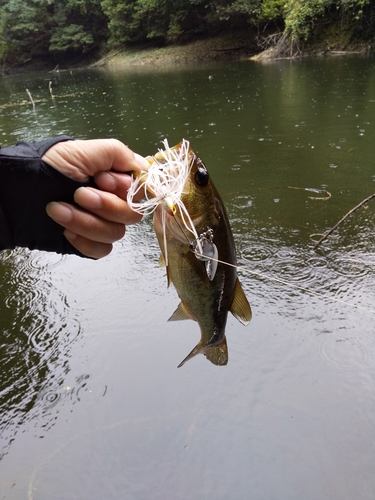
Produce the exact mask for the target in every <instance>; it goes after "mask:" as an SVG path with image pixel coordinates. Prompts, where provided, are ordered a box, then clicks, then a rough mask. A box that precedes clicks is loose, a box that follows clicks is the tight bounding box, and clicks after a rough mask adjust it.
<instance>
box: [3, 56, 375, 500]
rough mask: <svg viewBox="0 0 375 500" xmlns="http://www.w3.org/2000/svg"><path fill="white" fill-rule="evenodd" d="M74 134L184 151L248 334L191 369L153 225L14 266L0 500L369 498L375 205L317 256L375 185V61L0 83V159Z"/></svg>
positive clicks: (191, 335) (13, 259)
mask: <svg viewBox="0 0 375 500" xmlns="http://www.w3.org/2000/svg"><path fill="white" fill-rule="evenodd" d="M49 82H52V91H53V95H54V97H53V98H52V97H51V95H50V93H49V90H48V87H49ZM26 89H28V90H29V92H30V93H31V95H32V98H33V100H34V101H35V110H33V107H32V105H31V103H30V100H29V98H28V96H27V93H26ZM58 134H68V135H71V136H73V137H75V138H96V137H116V138H118V139H120V140H122V141H123V142H125V143H126V144H127V145H128V146H129V147H130V148H131V149H133V150H134V151H136V152H138V153H140V154H142V155H150V154H154V153H155V152H156V151H157V150H158V148H161V147H162V143H161V141H162V140H163V139H164V138H167V139H168V141H169V144H170V145H174V144H177V143H178V142H179V141H180V140H181V139H182V138H185V139H188V140H189V141H190V142H191V147H192V149H193V150H194V151H195V152H196V153H197V154H198V155H199V156H200V157H201V158H202V159H203V161H204V162H205V164H206V166H207V168H208V170H209V172H210V174H211V177H212V178H213V180H214V181H215V184H216V187H217V188H218V190H219V192H220V194H221V196H222V198H223V201H224V203H225V205H226V208H227V211H228V215H229V219H230V221H231V226H232V229H233V233H234V238H235V241H236V247H237V253H238V261H239V271H238V272H239V276H240V280H241V282H242V284H243V287H244V290H245V292H246V295H247V297H248V299H249V302H250V303H251V307H252V311H253V319H252V321H251V322H250V324H249V325H248V326H246V327H244V326H242V325H241V324H240V323H239V322H237V321H236V320H235V318H234V317H232V316H231V317H230V318H229V319H228V323H227V328H226V333H227V341H228V349H229V363H228V365H227V366H226V367H217V366H214V365H212V364H211V363H209V362H208V361H207V359H206V358H205V357H204V356H197V357H195V358H194V359H192V360H191V361H189V362H188V363H187V364H186V365H184V366H183V367H182V368H179V369H177V365H178V364H179V363H180V362H181V361H182V359H183V358H184V357H185V356H186V355H187V354H188V353H189V352H190V350H191V349H192V348H193V347H194V346H195V344H196V343H197V342H198V340H199V337H200V333H199V327H198V325H197V323H194V322H192V321H183V322H179V323H176V322H169V323H168V321H167V320H168V318H169V317H170V316H171V314H172V313H173V311H174V310H175V308H176V307H177V304H178V302H179V301H178V297H177V294H176V291H175V290H174V289H173V286H171V287H170V288H167V280H166V276H165V270H164V269H161V268H160V267H159V264H158V260H159V248H158V245H157V242H156V237H155V234H154V232H153V228H152V220H151V219H150V218H145V219H144V220H142V222H141V223H139V224H137V225H134V226H131V227H129V228H128V230H127V234H126V236H125V238H124V239H123V240H122V241H120V242H118V243H117V244H116V245H115V248H114V250H113V252H112V253H111V254H110V255H109V256H108V257H106V258H104V259H102V260H100V261H92V260H86V259H79V258H78V257H75V256H60V255H57V254H47V253H43V252H38V251H33V252H30V251H28V250H26V249H16V250H14V251H5V252H1V253H0V273H1V277H2V279H1V282H0V365H1V370H0V409H1V411H0V432H1V437H0V498H1V499H5V498H6V499H7V500H9V499H11V500H18V499H25V498H27V499H28V500H50V499H54V500H60V499H61V500H62V499H69V500H71V499H73V498H80V499H82V500H84V499H87V500H96V499H97V500H99V499H100V500H101V499H103V498H106V499H113V500H118V499H126V500H151V499H152V500H166V499H170V500H187V499H189V500H212V499H213V498H215V499H217V500H219V499H222V500H227V499H229V498H230V499H231V500H245V499H252V500H301V499H303V500H316V499H318V498H320V499H329V500H353V499H354V498H355V499H356V500H367V499H368V500H373V498H374V496H375V460H374V457H375V364H374V359H375V331H374V319H375V286H374V284H375V232H374V226H375V213H374V212H375V200H373V201H370V202H369V203H368V205H367V206H365V207H364V208H361V209H360V210H357V211H356V212H355V213H354V214H353V215H352V216H351V217H350V218H348V219H347V220H346V221H345V222H344V223H343V224H342V225H341V226H340V227H339V229H338V230H336V231H335V232H334V233H333V234H332V236H330V237H329V238H328V239H327V240H326V241H325V242H324V243H323V244H322V245H321V246H320V247H319V248H318V249H317V250H316V251H314V250H313V246H314V242H315V241H317V239H318V238H319V235H321V234H323V233H324V232H325V231H326V230H328V229H329V228H331V227H332V226H333V225H334V224H335V223H336V222H337V221H338V220H339V219H340V218H341V217H342V216H343V215H344V214H345V213H347V212H348V211H349V210H350V209H351V208H353V207H354V206H355V205H357V204H358V203H359V202H361V201H362V200H363V199H364V198H366V197H367V196H369V195H371V194H373V193H374V192H375V169H374V164H375V148H374V140H375V58H373V57H354V56H346V57H336V58H329V59H328V58H327V59H325V58H322V59H304V60H300V61H281V62H273V63H270V64H259V63H254V62H252V61H242V62H231V63H228V62H226V63H225V64H224V63H215V64H212V65H204V66H187V67H176V68H174V69H171V68H160V70H156V69H155V68H152V69H149V70H147V69H144V68H142V69H137V68H134V69H132V70H126V71H125V70H122V71H120V70H117V71H116V70H115V69H111V70H105V69H96V70H91V71H90V70H73V71H61V72H59V73H56V72H51V73H48V72H44V73H33V74H24V75H18V76H7V77H3V78H1V79H0V141H1V144H2V146H6V145H12V144H14V143H15V142H17V141H18V140H35V139H42V138H45V137H50V136H55V135H58Z"/></svg>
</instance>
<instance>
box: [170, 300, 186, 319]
mask: <svg viewBox="0 0 375 500" xmlns="http://www.w3.org/2000/svg"><path fill="white" fill-rule="evenodd" d="M185 319H191V317H190V316H189V313H188V312H187V310H186V309H185V306H184V304H183V303H182V302H180V303H179V304H178V306H177V309H176V310H175V312H174V313H173V314H172V316H171V317H170V318H169V320H168V321H183V320H185Z"/></svg>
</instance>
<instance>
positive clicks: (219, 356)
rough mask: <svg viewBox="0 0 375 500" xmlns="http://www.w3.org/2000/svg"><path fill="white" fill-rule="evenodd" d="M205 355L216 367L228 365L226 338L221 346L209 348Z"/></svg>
mask: <svg viewBox="0 0 375 500" xmlns="http://www.w3.org/2000/svg"><path fill="white" fill-rule="evenodd" d="M204 355H205V356H206V358H207V359H209V360H210V361H211V363H213V364H214V365H217V366H224V365H226V364H227V363H228V346H227V339H226V338H225V337H224V338H223V340H222V341H221V342H220V344H217V345H209V346H207V347H206V349H205V351H204Z"/></svg>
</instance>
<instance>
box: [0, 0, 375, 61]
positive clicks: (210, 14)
mask: <svg viewBox="0 0 375 500" xmlns="http://www.w3.org/2000/svg"><path fill="white" fill-rule="evenodd" d="M373 4H374V2H373V1H372V0H0V9H1V16H0V61H2V62H4V61H5V62H7V61H8V62H12V61H25V60H27V59H28V58H31V57H33V56H35V55H51V54H57V53H59V54H64V53H72V54H73V53H74V54H79V53H82V52H85V51H87V50H89V49H90V48H92V47H96V46H99V45H103V44H106V45H107V47H119V46H124V45H126V44H129V43H138V42H147V41H149V40H151V41H152V42H153V43H157V44H163V43H170V42H175V41H181V40H187V39H189V38H192V37H194V36H196V35H197V34H204V33H207V32H209V33H210V34H211V33H213V32H215V31H217V30H225V29H239V28H241V29H242V28H243V27H246V26H249V25H251V24H252V25H254V24H257V25H259V26H260V27H261V26H262V25H263V26H266V25H268V23H270V22H273V23H274V22H277V23H278V26H279V27H280V28H281V29H283V30H284V35H285V37H284V40H286V37H289V38H290V39H291V40H295V41H302V40H308V39H309V37H310V36H311V34H312V33H313V32H314V29H315V27H316V25H317V23H318V22H319V21H320V20H321V19H328V21H329V22H332V19H334V18H335V19H337V18H338V19H339V20H340V19H341V20H344V21H345V23H342V24H343V25H344V24H346V26H348V25H350V26H352V25H356V26H359V27H361V26H363V25H364V24H365V23H364V20H365V21H366V29H367V32H371V29H372V26H373V24H372V23H374V22H375V15H374V11H375V6H374V5H373ZM366 13H367V14H366ZM369 13H370V15H369ZM361 23H362V25H361Z"/></svg>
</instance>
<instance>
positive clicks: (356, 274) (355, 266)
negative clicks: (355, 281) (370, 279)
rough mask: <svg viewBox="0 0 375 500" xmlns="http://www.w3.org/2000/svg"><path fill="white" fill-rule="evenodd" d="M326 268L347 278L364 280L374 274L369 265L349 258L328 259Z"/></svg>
mask: <svg viewBox="0 0 375 500" xmlns="http://www.w3.org/2000/svg"><path fill="white" fill-rule="evenodd" d="M328 268H329V269H331V270H332V271H334V272H335V273H337V274H338V275H341V276H345V277H347V278H364V277H366V276H370V275H371V274H373V273H374V270H373V267H372V265H371V264H368V263H366V262H364V261H362V260H361V259H358V258H355V257H350V256H344V257H342V256H336V257H335V258H332V259H330V260H329V262H328Z"/></svg>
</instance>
